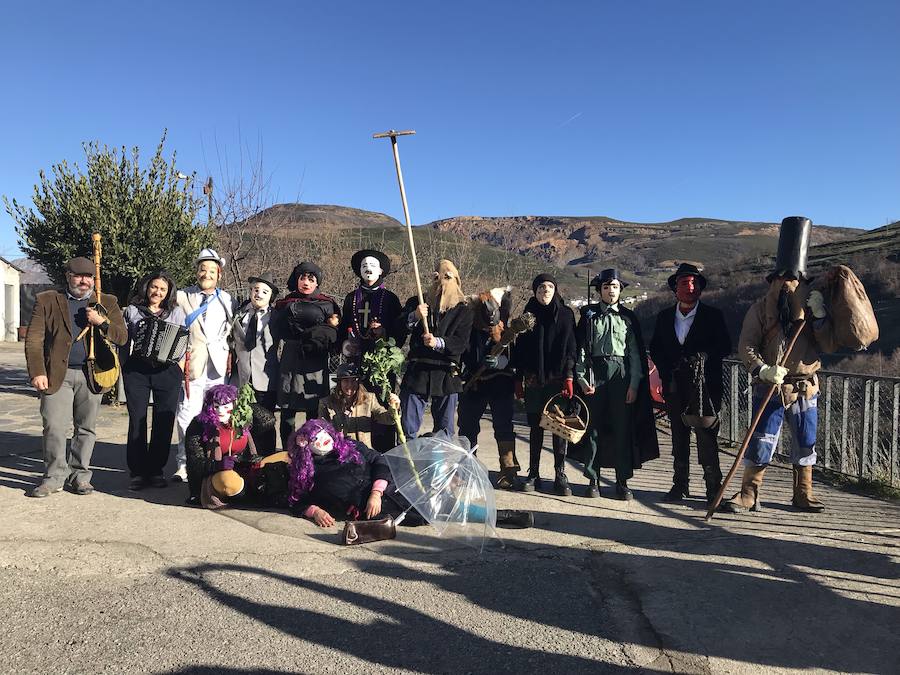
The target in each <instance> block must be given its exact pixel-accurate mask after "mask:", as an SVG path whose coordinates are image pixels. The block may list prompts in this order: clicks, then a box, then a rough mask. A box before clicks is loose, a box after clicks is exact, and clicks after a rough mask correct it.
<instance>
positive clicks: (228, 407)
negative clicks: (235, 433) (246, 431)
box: [216, 401, 234, 426]
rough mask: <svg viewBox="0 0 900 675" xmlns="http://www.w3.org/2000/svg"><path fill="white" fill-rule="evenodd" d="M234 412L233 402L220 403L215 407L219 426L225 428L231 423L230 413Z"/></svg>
mask: <svg viewBox="0 0 900 675" xmlns="http://www.w3.org/2000/svg"><path fill="white" fill-rule="evenodd" d="M233 410H234V401H229V402H228V403H222V404H221V405H217V406H216V417H218V418H219V424H221V425H222V426H226V425H227V424H228V423H229V422H231V413H232V411H233Z"/></svg>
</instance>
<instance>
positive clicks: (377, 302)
mask: <svg viewBox="0 0 900 675" xmlns="http://www.w3.org/2000/svg"><path fill="white" fill-rule="evenodd" d="M350 269H352V270H353V272H354V274H356V276H358V277H359V286H357V288H356V289H354V290H353V291H351V292H350V293H348V294H347V295H346V297H345V298H344V306H343V309H342V312H341V324H340V326H338V341H339V342H340V344H341V352H342V353H343V355H344V356H345V357H347V359H348V360H350V362H352V363H355V364H356V365H357V366H359V365H361V364H362V357H363V356H364V355H365V354H367V353H369V352H371V351H372V350H373V349H375V343H376V341H377V340H378V339H379V338H393V339H394V340H395V341H396V342H397V343H398V344H399V343H401V342H402V341H403V338H404V335H405V329H404V327H403V326H402V325H400V326H399V327H398V325H397V324H398V318H399V316H400V311H401V306H400V299H399V298H398V297H397V296H396V295H395V294H394V293H392V292H391V291H389V290H388V289H387V288H385V286H384V280H385V278H386V277H387V276H388V274H390V272H391V259H390V258H388V257H387V256H386V255H385V254H384V253H382V252H381V251H374V250H372V249H363V250H361V251H357V252H356V253H354V254H353V257H352V258H351V259H350ZM365 384H366V385H367V386H368V389H369V391H370V392H373V395H375V396H377V395H378V394H374V392H380V388H379V387H373V386H370V383H369V382H368V381H366V382H365ZM392 384H393V385H396V382H393V383H392ZM379 403H380V404H381V405H382V406H386V405H388V403H389V401H379ZM371 442H372V443H373V445H372V447H373V448H374V449H375V450H379V451H380V452H385V451H387V450H390V449H391V448H393V447H394V446H395V445H396V432H395V431H394V426H393V425H392V424H382V423H380V422H378V421H373V422H372V430H371Z"/></svg>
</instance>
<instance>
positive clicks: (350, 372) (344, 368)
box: [335, 362, 359, 380]
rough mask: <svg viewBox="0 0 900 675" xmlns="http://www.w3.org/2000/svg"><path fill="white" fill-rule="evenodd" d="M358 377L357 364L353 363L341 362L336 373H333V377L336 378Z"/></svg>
mask: <svg viewBox="0 0 900 675" xmlns="http://www.w3.org/2000/svg"><path fill="white" fill-rule="evenodd" d="M351 378H352V379H359V366H357V365H356V364H355V363H352V362H350V363H342V364H341V365H339V366H338V368H337V373H336V375H335V379H338V380H346V379H351Z"/></svg>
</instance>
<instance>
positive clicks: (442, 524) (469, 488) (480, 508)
mask: <svg viewBox="0 0 900 675" xmlns="http://www.w3.org/2000/svg"><path fill="white" fill-rule="evenodd" d="M476 448H477V446H476ZM476 448H470V447H469V441H468V440H466V439H465V438H459V437H457V436H451V435H450V434H448V433H447V432H440V433H438V434H435V435H434V436H425V437H420V438H415V439H413V440H411V441H408V442H407V443H406V445H399V446H397V447H396V448H394V449H393V450H391V451H389V452H387V453H385V455H384V458H385V459H386V460H387V463H388V466H389V467H390V469H391V475H392V476H393V478H394V484H395V485H396V486H397V491H398V492H399V493H400V494H401V495H403V496H404V497H405V498H406V499H407V500H408V501H409V503H410V507H411V508H415V509H416V511H418V512H419V513H420V514H422V517H423V518H424V519H425V520H427V521H428V522H429V523H430V524H431V525H432V527H434V529H435V530H437V533H438V535H444V534H445V533H447V531H448V529H449V530H452V531H454V532H456V531H457V530H458V532H459V534H460V535H461V536H462V537H463V538H464V539H465V540H466V541H468V543H470V544H473V545H475V546H477V547H478V548H480V549H483V548H484V543H485V541H486V540H487V539H488V538H489V537H496V536H497V531H496V526H497V504H496V502H495V501H494V487H493V486H492V485H491V481H490V477H489V476H488V471H487V469H486V468H485V466H484V464H482V463H481V462H479V461H478V458H477V457H475V455H474V454H473V453H474V451H475V449H476ZM407 510H409V509H407ZM404 516H405V512H404V513H403V514H401V515H400V516H399V517H398V518H397V519H395V522H397V523H398V524H399V523H400V522H401V521H402V520H403V518H404ZM498 538H499V537H498Z"/></svg>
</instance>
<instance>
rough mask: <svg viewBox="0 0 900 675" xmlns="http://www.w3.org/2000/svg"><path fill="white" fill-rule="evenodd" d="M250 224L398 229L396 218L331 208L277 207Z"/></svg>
mask: <svg viewBox="0 0 900 675" xmlns="http://www.w3.org/2000/svg"><path fill="white" fill-rule="evenodd" d="M251 222H253V223H254V224H257V223H265V224H266V225H267V226H269V227H272V228H276V227H279V228H284V229H289V230H320V229H327V230H343V229H358V228H364V229H369V228H386V227H401V226H403V224H402V223H401V222H400V221H399V220H397V219H396V218H392V217H391V216H388V215H385V214H383V213H378V212H376V211H365V210H363V209H354V208H352V207H349V206H335V205H332V204H276V205H275V206H272V207H270V208H268V209H266V210H264V211H261V212H260V213H259V214H258V215H256V216H255V217H254V218H253V219H251Z"/></svg>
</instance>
